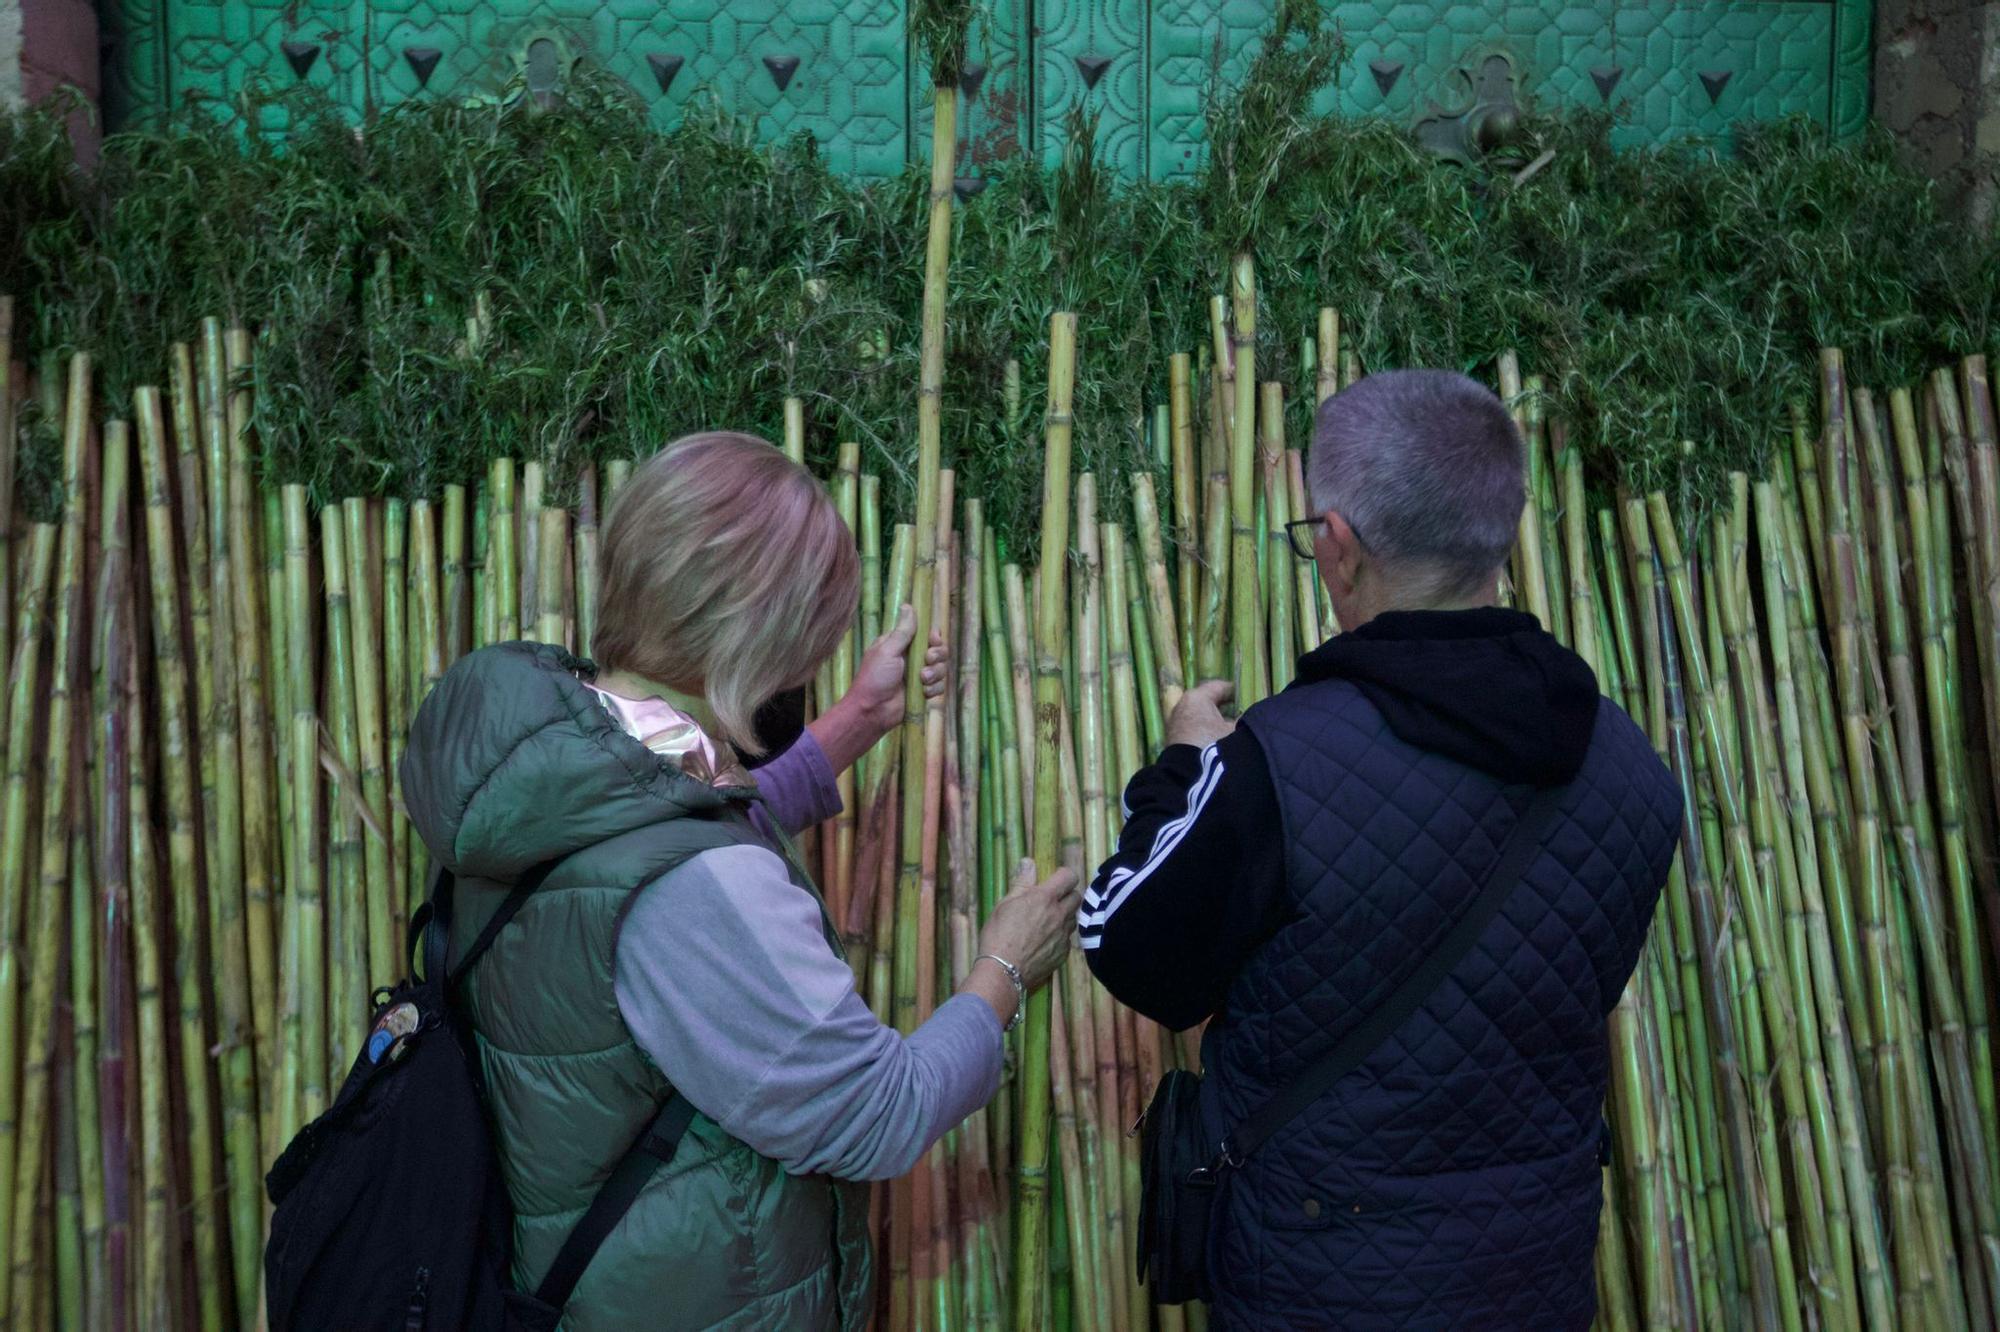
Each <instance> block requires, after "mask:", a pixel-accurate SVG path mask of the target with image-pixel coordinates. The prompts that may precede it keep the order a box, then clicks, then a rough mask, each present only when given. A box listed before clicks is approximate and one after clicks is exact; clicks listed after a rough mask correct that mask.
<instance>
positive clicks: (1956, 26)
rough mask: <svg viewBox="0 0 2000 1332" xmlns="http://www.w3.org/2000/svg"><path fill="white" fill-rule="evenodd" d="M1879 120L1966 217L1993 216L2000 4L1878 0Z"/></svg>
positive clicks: (1998, 161) (1999, 127)
mask: <svg viewBox="0 0 2000 1332" xmlns="http://www.w3.org/2000/svg"><path fill="white" fill-rule="evenodd" d="M1875 118H1876V119H1877V120H1879V121H1880V122H1881V123H1882V124H1884V125H1886V126H1887V127H1888V128H1889V129H1890V131H1891V132H1893V133H1894V134H1895V135H1896V137H1897V138H1899V139H1901V140H1902V141H1903V142H1904V143H1905V144H1906V145H1908V146H1909V148H1910V150H1911V152H1913V153H1914V154H1915V155H1916V158H1917V161H1918V162H1919V163H1920V164H1921V165H1922V166H1923V168H1924V169H1925V170H1926V171H1928V172H1929V173H1930V174H1931V175H1932V176H1934V177H1936V178H1937V179H1938V180H1939V181H1940V182H1941V183H1942V184H1943V185H1944V187H1945V189H1946V191H1947V193H1948V194H1949V196H1950V197H1951V199H1952V200H1953V201H1954V202H1955V203H1957V204H1959V205H1961V206H1963V207H1964V208H1965V209H1966V211H1967V216H1968V218H1969V219H1970V220H1972V221H1974V222H1975V223H1978V224H1981V225H1984V224H1985V223H1987V222H1990V221H1991V220H1992V218H1993V216H1994V208H1995V203H1996V193H1995V170H1996V168H2000V3H1992V2H1991V0H1879V2H1878V4H1877V5H1876V10H1875Z"/></svg>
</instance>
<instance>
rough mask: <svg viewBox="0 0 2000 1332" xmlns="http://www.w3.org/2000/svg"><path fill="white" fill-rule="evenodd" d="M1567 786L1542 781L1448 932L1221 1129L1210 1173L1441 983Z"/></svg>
mask: <svg viewBox="0 0 2000 1332" xmlns="http://www.w3.org/2000/svg"><path fill="white" fill-rule="evenodd" d="M1567 790H1568V788H1567V787H1560V786H1557V787H1545V788H1544V789H1542V790H1541V791H1538V792H1537V793H1536V794H1535V798H1534V799H1533V800H1532V801H1530V802H1529V804H1528V808H1527V810H1526V812H1524V813H1523V814H1522V815H1521V818H1520V820H1519V821H1518V822H1517V823H1515V825H1514V826H1513V828H1512V829H1511V830H1509V832H1508V833H1507V837H1506V839H1505V840H1504V841H1503V842H1501V844H1500V853H1499V855H1498V856H1497V857H1495V859H1494V861H1493V866H1492V868H1491V869H1489V870H1488V871H1487V872H1486V878H1485V880H1484V881H1483V882H1482V883H1481V884H1480V886H1479V889H1478V891H1477V892H1476V893H1475V894H1474V895H1473V898H1472V900H1471V901H1470V902H1468V903H1467V904H1466V907H1465V910H1464V912H1463V913H1462V914H1461V915H1460V916H1459V918H1458V921H1457V923H1456V924H1454V925H1453V926H1452V927H1451V931H1450V933H1448V934H1446V935H1445V937H1444V938H1443V939H1442V940H1441V941H1440V942H1439V943H1438V946H1437V947H1436V948H1434V949H1432V950H1431V954H1430V956H1429V957H1427V958H1425V959H1424V962H1423V965H1421V966H1419V967H1418V968H1417V969H1416V970H1414V971H1412V972H1411V973H1410V974H1409V975H1408V976H1406V977H1404V978H1403V982H1402V984H1400V985H1398V986H1397V987H1396V988H1395V989H1394V990H1392V991H1391V992H1390V993H1389V997H1388V998H1386V999H1384V1000H1383V1001H1382V1002H1381V1003H1380V1004H1379V1005H1377V1006H1376V1008H1375V1011H1374V1012H1372V1013H1370V1014H1369V1015H1368V1017H1367V1018H1366V1019H1365V1020H1363V1021H1362V1022H1361V1023H1360V1024H1359V1025H1357V1026H1356V1027H1355V1028H1354V1029H1353V1030H1351V1031H1349V1032H1348V1033H1347V1035H1345V1036H1343V1037H1341V1039H1340V1043H1339V1044H1337V1045H1335V1046H1334V1047H1333V1049H1331V1050H1329V1051H1327V1052H1326V1053H1325V1054H1324V1055H1322V1056H1321V1057H1320V1058H1319V1059H1318V1060H1317V1061H1316V1062H1314V1063H1312V1064H1310V1065H1308V1066H1307V1067H1306V1068H1305V1070H1304V1071H1302V1072H1301V1073H1300V1074H1299V1075H1298V1076H1297V1077H1295V1078H1293V1079H1292V1080H1291V1081H1290V1082H1289V1083H1287V1084H1286V1085H1285V1086H1284V1087H1282V1088H1280V1089H1279V1091H1278V1092H1277V1093H1276V1094H1275V1095H1273V1096H1272V1097H1271V1099H1270V1100H1268V1101H1266V1102H1264V1104H1262V1105H1260V1106H1258V1107H1257V1109H1256V1111H1255V1112H1253V1113H1252V1114H1251V1115H1250V1116H1249V1118H1247V1119H1245V1120H1244V1121H1243V1122H1242V1123H1241V1124H1239V1125H1237V1127H1236V1131H1235V1132H1233V1133H1230V1134H1226V1135H1224V1137H1223V1139H1222V1150H1221V1152H1220V1154H1219V1155H1218V1156H1217V1158H1216V1161H1215V1163H1214V1164H1213V1165H1212V1166H1210V1167H1209V1170H1210V1171H1211V1172H1212V1173H1214V1172H1219V1171H1220V1170H1221V1169H1223V1168H1224V1167H1230V1168H1234V1167H1236V1166H1240V1165H1242V1164H1243V1162H1244V1161H1245V1160H1246V1159H1247V1158H1248V1157H1249V1155H1250V1153H1252V1152H1254V1151H1256V1150H1257V1149H1258V1148H1259V1147H1261V1146H1263V1145H1264V1142H1265V1140H1266V1139H1267V1138H1269V1137H1270V1136H1271V1135H1272V1134H1273V1133H1275V1132H1277V1131H1278V1130H1279V1129H1281V1128H1283V1127H1284V1126H1285V1125H1286V1124H1288V1123H1290V1122H1291V1121H1292V1120H1293V1119H1294V1118H1296V1117H1297V1116H1298V1114H1299V1112H1300V1111H1302V1110H1304V1109H1305V1108H1306V1107H1307V1106H1309V1105H1311V1104H1312V1103H1313V1102H1314V1101H1316V1100H1318V1099H1319V1098H1320V1097H1321V1096H1323V1095H1325V1094H1326V1093H1327V1092H1328V1091H1330V1090H1332V1088H1333V1084H1334V1083H1336V1082H1339V1081H1340V1080H1341V1079H1342V1078H1344V1077H1346V1076H1347V1075H1348V1074H1349V1073H1352V1072H1353V1071H1354V1070H1355V1069H1357V1068H1359V1067H1360V1066H1361V1062H1362V1061H1363V1060H1364V1059H1366V1058H1368V1056H1369V1055H1371V1054H1373V1053H1375V1051H1376V1049H1377V1048H1378V1047H1379V1046H1380V1045H1381V1044H1382V1042H1383V1041H1385V1040H1387V1039H1388V1038H1389V1036H1390V1035H1391V1034H1392V1033H1393V1032H1394V1031H1395V1030H1396V1029H1397V1028H1398V1027H1400V1026H1402V1025H1403V1023H1404V1022H1405V1021H1407V1020H1408V1019H1409V1016H1410V1014H1412V1013H1414V1012H1416V1010H1417V1009H1418V1007H1419V1006H1421V1005H1422V1004H1423V1003H1424V1001H1425V1000H1427V999H1429V998H1430V997H1431V995H1432V993H1433V992H1435V991H1436V989H1437V987H1438V986H1439V985H1441V984H1443V983H1444V978H1445V977H1446V976H1449V975H1450V974H1451V973H1452V972H1453V971H1454V970H1456V969H1457V967H1458V964H1459V963H1460V962H1462V961H1464V959H1465V955H1466V954H1467V953H1469V952H1471V951H1472V945H1473V944H1475V943H1477V942H1478V941H1479V936H1480V935H1482V934H1484V933H1485V932H1486V927H1487V925H1489V924H1490V923H1492V920H1493V917H1494V916H1495V915H1497V914H1499V911H1500V907H1501V905H1502V904H1503V903H1504V902H1505V901H1506V900H1507V897H1508V895H1509V894H1510V893H1511V892H1512V891H1513V889H1514V887H1515V885H1516V884H1518V883H1519V882H1520V881H1521V875H1522V874H1524V873H1525V872H1526V871H1527V868H1528V864H1529V862H1530V861H1532V860H1533V859H1534V856H1535V853H1536V852H1537V851H1538V850H1540V849H1541V842H1542V834H1543V833H1544V832H1545V831H1546V830H1547V828H1548V827H1549V825H1551V824H1552V823H1554V821H1555V819H1556V816H1557V814H1558V813H1559V812H1560V808H1561V803H1562V797H1563V795H1564V794H1565V793H1566V792H1567Z"/></svg>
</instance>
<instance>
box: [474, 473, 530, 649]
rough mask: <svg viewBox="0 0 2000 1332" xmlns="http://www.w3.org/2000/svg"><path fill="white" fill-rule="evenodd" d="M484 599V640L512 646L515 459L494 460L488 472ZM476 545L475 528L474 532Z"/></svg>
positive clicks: (517, 576)
mask: <svg viewBox="0 0 2000 1332" xmlns="http://www.w3.org/2000/svg"><path fill="white" fill-rule="evenodd" d="M486 488H487V489H486V500H487V502H486V503H485V504H483V505H481V506H480V510H479V511H480V512H482V513H484V514H485V515H486V559H485V562H484V563H485V575H486V600H487V604H488V606H489V608H490V609H489V610H488V612H487V615H488V626H489V627H488V630H487V638H486V641H487V642H489V643H511V642H513V641H514V640H515V639H517V638H519V637H520V636H521V621H520V606H521V566H520V561H519V556H518V554H517V552H518V551H519V541H520V538H519V535H518V533H519V517H518V515H517V514H516V512H515V498H516V497H515V488H514V460H513V459H512V458H495V459H494V460H493V465H492V466H491V467H490V468H488V469H487V476H486ZM475 546H476V529H475Z"/></svg>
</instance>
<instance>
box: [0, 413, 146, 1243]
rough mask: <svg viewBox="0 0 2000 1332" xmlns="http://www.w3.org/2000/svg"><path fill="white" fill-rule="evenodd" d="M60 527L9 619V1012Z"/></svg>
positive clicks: (3, 967)
mask: <svg viewBox="0 0 2000 1332" xmlns="http://www.w3.org/2000/svg"><path fill="white" fill-rule="evenodd" d="M118 429H122V424H121V423H119V422H112V423H110V425H109V426H107V433H116V431H117V430H118ZM60 531H61V527H60V525H59V524H54V523H36V524H34V525H33V526H32V527H30V528H29V529H28V539H27V541H26V543H25V548H24V549H23V551H22V561H21V580H20V592H21V603H20V608H19V609H20V613H19V615H18V616H16V617H15V620H14V635H15V636H14V643H13V651H12V653H11V665H10V667H9V669H8V687H7V694H8V698H9V704H8V709H7V718H8V723H7V734H6V747H5V751H4V756H5V787H4V795H0V1002H4V1003H5V1004H6V1005H7V1009H8V1012H9V1014H10V1015H11V1014H12V1012H13V1010H14V999H13V997H12V996H13V994H14V992H15V990H16V988H17V987H18V986H19V984H20V973H21V970H22V963H21V961H20V960H19V956H18V955H19V951H20V944H19V942H18V939H19V935H20V926H19V921H20V920H21V918H22V915H23V912H24V911H25V909H26V903H27V900H28V896H29V893H28V884H29V876H30V874H31V873H32V872H33V871H32V870H31V868H30V866H31V861H30V852H31V850H32V849H33V847H34V844H35V840H36V836H37V833H36V829H35V820H34V817H33V814H34V804H33V803H32V792H33V791H34V790H36V789H38V788H39V787H40V785H41V782H40V776H41V774H40V769H39V765H38V764H37V762H36V755H37V753H38V751H39V750H40V749H41V748H42V741H41V736H42V733H43V723H44V722H46V720H47V716H48V714H47V710H46V709H45V708H44V707H43V705H42V699H43V698H44V697H46V693H47V691H46V688H45V680H44V677H43V657H44V655H45V649H44V645H45V642H46V641H47V640H48V639H49V638H50V637H51V628H50V624H49V621H50V618H51V615H52V613H53V609H54V607H53V606H52V605H51V602H53V601H55V600H56V599H57V596H58V594H57V591H56V588H55V569H56V550H57V546H58V541H59V533H60ZM51 669H53V668H51ZM35 868H39V865H38V864H37V865H36V866H35ZM14 1041H15V1037H14V1028H13V1027H12V1026H11V1025H10V1026H7V1027H5V1028H0V1091H4V1093H5V1096H6V1099H5V1100H4V1101H0V1180H4V1181H5V1184H6V1190H5V1192H4V1193H0V1198H4V1199H6V1201H7V1203H8V1204H9V1205H8V1206H7V1207H6V1208H4V1209H0V1213H4V1214H0V1226H4V1227H5V1228H6V1229H5V1232H4V1233H5V1235H6V1238H7V1248H5V1249H0V1252H9V1253H11V1251H12V1244H13V1232H12V1226H13V1210H12V1206H11V1204H12V1201H13V1184H14V1177H13V1163H14V1160H15V1147H16V1142H17V1135H18V1132H19V1125H18V1122H17V1121H16V1120H15V1118H14V1116H13V1114H12V1113H11V1111H12V1107H13V1105H14V1099H13V1098H14V1096H15V1095H16V1093H17V1090H18V1083H17V1081H16V1077H17V1071H16V1066H17V1057H18V1054H17V1051H18V1047H17V1046H16V1045H15V1044H14Z"/></svg>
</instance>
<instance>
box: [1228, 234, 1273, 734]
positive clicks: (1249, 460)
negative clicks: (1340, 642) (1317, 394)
mask: <svg viewBox="0 0 2000 1332" xmlns="http://www.w3.org/2000/svg"><path fill="white" fill-rule="evenodd" d="M1229 293H1230V306H1231V312H1232V314H1233V316H1234V319H1233V325H1232V329H1231V334H1230V350H1231V353H1232V360H1231V365H1232V367H1233V368H1232V379H1231V383H1232V386H1233V388H1234V390H1235V411H1234V413H1233V415H1232V417H1231V422H1230V435H1229V525H1230V533H1231V537H1230V546H1229V564H1230V580H1229V597H1230V619H1229V627H1230V632H1231V634H1232V635H1233V646H1234V648H1235V663H1234V679H1235V682H1236V703H1237V706H1238V707H1243V708H1247V707H1249V706H1250V705H1251V704H1253V703H1255V702H1257V701H1258V700H1259V699H1261V698H1263V697H1264V696H1265V695H1266V694H1268V693H1269V692H1270V670H1269V659H1268V657H1267V656H1266V652H1265V643H1264V614H1263V608H1264V600H1263V591H1262V589H1261V588H1260V586H1259V584H1258V577H1259V573H1260V571H1261V569H1262V567H1263V561H1261V560H1260V559H1258V558H1257V555H1258V547H1257V493H1256V490H1255V489H1254V487H1255V485H1256V480H1255V478H1256V471H1255V468H1256V464H1257V272H1256V267H1255V265H1254V264H1253V263H1252V261H1251V258H1250V256H1249V254H1247V253H1242V254H1238V255H1237V256H1236V257H1235V258H1234V259H1233V260H1231V261H1230V267H1229Z"/></svg>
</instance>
